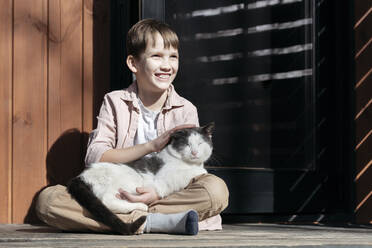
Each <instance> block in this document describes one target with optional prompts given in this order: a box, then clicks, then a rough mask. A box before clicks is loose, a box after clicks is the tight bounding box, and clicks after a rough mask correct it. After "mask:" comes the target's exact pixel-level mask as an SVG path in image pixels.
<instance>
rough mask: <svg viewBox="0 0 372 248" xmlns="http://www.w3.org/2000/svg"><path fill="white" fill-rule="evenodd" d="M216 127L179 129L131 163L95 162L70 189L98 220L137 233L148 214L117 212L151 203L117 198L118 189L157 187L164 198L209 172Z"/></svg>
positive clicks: (125, 232)
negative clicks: (123, 216) (126, 219)
mask: <svg viewBox="0 0 372 248" xmlns="http://www.w3.org/2000/svg"><path fill="white" fill-rule="evenodd" d="M213 128H214V123H210V124H208V125H206V126H203V127H195V128H186V129H181V130H178V131H176V132H174V133H173V134H172V135H171V138H170V141H169V143H168V145H167V146H165V147H164V149H163V150H161V151H160V152H159V153H156V154H155V155H153V156H150V157H147V156H145V157H143V158H141V159H139V160H136V161H133V162H131V163H127V164H115V163H95V164H91V165H90V166H89V167H88V168H87V169H85V170H84V171H83V172H82V173H81V174H80V175H79V176H77V177H76V178H74V179H72V180H71V182H70V183H69V185H68V191H69V193H70V194H71V195H72V196H73V197H74V198H75V199H76V200H77V201H78V202H79V203H80V205H82V206H83V207H84V208H86V209H87V210H88V211H89V212H90V213H91V214H92V215H93V217H95V219H96V220H97V221H99V222H102V223H104V224H105V225H107V226H109V227H111V229H112V230H113V231H115V232H119V233H122V234H133V233H135V232H136V230H137V229H138V228H139V227H140V226H141V225H142V224H143V223H144V222H145V220H146V217H143V218H140V219H138V220H137V221H135V222H133V223H132V224H126V223H123V222H122V221H121V220H120V219H119V218H118V217H117V216H116V215H115V213H130V212H131V211H133V210H135V209H139V210H143V211H147V205H146V204H144V203H131V202H128V201H125V200H122V199H118V198H116V196H115V195H116V194H117V193H118V189H119V188H122V189H123V190H125V191H127V192H129V193H132V194H136V188H137V187H153V188H155V190H156V192H157V193H158V195H159V196H160V197H161V198H163V197H165V196H167V195H169V194H171V193H173V192H176V191H180V190H182V189H183V188H185V187H186V186H187V185H188V184H189V183H190V181H191V179H192V178H194V177H196V176H198V175H201V174H205V173H207V171H206V170H205V169H204V162H205V161H207V160H208V159H209V157H210V156H211V154H212V149H213V146H212V131H213Z"/></svg>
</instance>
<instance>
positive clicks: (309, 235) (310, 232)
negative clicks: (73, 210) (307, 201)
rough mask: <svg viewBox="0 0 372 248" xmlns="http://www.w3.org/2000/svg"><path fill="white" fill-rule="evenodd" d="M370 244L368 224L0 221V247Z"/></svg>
mask: <svg viewBox="0 0 372 248" xmlns="http://www.w3.org/2000/svg"><path fill="white" fill-rule="evenodd" d="M289 246H290V247H372V229H371V227H369V226H358V227H355V226H347V227H331V226H324V225H282V224H252V223H250V224H226V225H224V229H223V230H222V231H202V232H199V234H198V235H197V236H182V235H167V234H144V235H136V236H120V235H110V234H93V233H67V232H61V231H59V230H56V229H53V228H50V227H46V226H34V225H28V224H22V225H18V224H1V225H0V247H7V248H11V247H79V248H80V247H102V248H106V247H289Z"/></svg>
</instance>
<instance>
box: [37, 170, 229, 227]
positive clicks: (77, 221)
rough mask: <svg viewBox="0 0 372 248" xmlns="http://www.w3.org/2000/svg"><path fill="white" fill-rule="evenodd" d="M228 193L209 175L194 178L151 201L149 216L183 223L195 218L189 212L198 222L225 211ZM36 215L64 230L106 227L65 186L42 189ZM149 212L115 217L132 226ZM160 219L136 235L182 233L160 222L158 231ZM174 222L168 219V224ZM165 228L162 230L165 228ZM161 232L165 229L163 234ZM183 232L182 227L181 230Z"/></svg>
mask: <svg viewBox="0 0 372 248" xmlns="http://www.w3.org/2000/svg"><path fill="white" fill-rule="evenodd" d="M228 196H229V192H228V189H227V187H226V184H225V182H224V181H223V180H221V179H220V178H218V177H216V176H214V175H212V174H204V175H201V176H198V177H196V178H194V179H193V180H192V181H191V182H190V184H189V185H188V186H187V187H186V188H185V189H184V190H182V191H179V192H175V193H173V194H171V195H169V196H167V197H165V198H163V199H160V200H158V201H155V202H153V203H152V204H150V206H149V212H150V213H163V214H174V213H182V214H181V215H174V217H172V218H179V220H180V221H181V222H182V221H183V222H185V218H184V217H185V215H187V216H186V219H188V220H192V219H194V217H193V214H191V213H192V212H190V210H191V209H193V210H195V211H196V212H197V215H198V217H199V221H201V220H204V219H207V218H208V217H212V216H215V215H217V214H219V213H221V212H222V210H224V209H225V208H226V207H227V205H228ZM36 212H37V215H38V216H39V218H40V219H41V220H42V221H44V222H45V223H47V224H49V225H50V226H54V227H57V228H59V229H62V230H66V231H94V232H107V231H108V230H109V228H108V227H107V226H105V225H103V224H101V223H99V222H97V221H95V220H94V219H93V218H92V216H91V215H90V213H89V212H88V211H86V210H85V209H83V208H82V207H81V206H80V205H79V203H77V202H76V201H75V200H74V199H72V198H71V196H70V194H69V193H68V192H67V190H66V187H64V186H62V185H56V186H52V187H48V188H46V189H45V190H43V191H42V192H41V193H40V195H39V198H38V200H37V205H36ZM148 214H149V213H147V212H143V211H138V210H135V211H133V212H131V213H129V214H118V217H119V218H120V219H121V220H122V221H124V222H126V223H132V222H133V221H135V220H137V219H138V218H139V217H141V216H144V215H148ZM159 219H163V220H164V218H163V216H162V215H157V214H155V215H152V216H151V217H150V218H147V222H151V223H148V224H150V226H152V230H150V229H151V228H150V226H147V227H146V229H145V225H143V226H141V227H140V228H139V230H138V231H137V233H143V232H148V231H150V232H170V233H171V232H174V233H180V232H182V230H181V231H180V230H178V229H175V228H173V227H172V228H173V230H172V228H171V229H167V228H166V225H167V223H165V224H164V223H163V222H160V224H161V225H163V226H160V227H159V228H160V229H159V228H158V227H157V225H156V223H159V221H158V220H159ZM172 221H174V219H172V220H171V222H172ZM164 225H165V229H164ZM161 229H164V231H162V230H161ZM181 229H182V228H181Z"/></svg>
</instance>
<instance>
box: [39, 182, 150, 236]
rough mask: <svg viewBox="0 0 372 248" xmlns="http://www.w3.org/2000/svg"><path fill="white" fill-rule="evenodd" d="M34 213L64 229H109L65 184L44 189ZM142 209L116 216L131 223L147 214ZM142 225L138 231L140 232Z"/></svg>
mask: <svg viewBox="0 0 372 248" xmlns="http://www.w3.org/2000/svg"><path fill="white" fill-rule="evenodd" d="M36 213H37V215H38V217H39V218H40V220H42V221H43V222H45V223H46V224H48V225H50V226H53V227H57V228H59V229H61V230H65V231H79V232H82V231H94V232H108V231H109V230H110V229H109V228H108V227H107V226H106V225H104V224H101V223H100V222H97V221H95V220H94V219H93V218H92V215H91V214H90V213H89V212H88V211H87V210H85V209H83V208H82V207H81V206H80V204H79V203H78V202H77V201H75V200H74V199H73V198H72V197H71V195H70V194H69V193H68V192H67V189H66V187H65V186H62V185H55V186H51V187H48V188H46V189H44V190H43V191H42V192H41V193H40V195H39V197H38V199H37V203H36ZM147 214H148V213H146V212H143V211H136V210H135V211H133V212H131V213H129V214H118V215H117V216H118V217H119V218H120V219H121V220H122V221H123V222H125V223H131V222H133V221H135V220H137V219H138V218H139V217H141V216H144V215H147ZM143 229H144V225H142V226H141V227H140V229H139V230H138V233H142V232H143Z"/></svg>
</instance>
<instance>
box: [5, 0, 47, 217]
mask: <svg viewBox="0 0 372 248" xmlns="http://www.w3.org/2000/svg"><path fill="white" fill-rule="evenodd" d="M46 33H47V1H46V0H34V1H28V0H14V74H13V76H14V78H13V80H14V104H13V106H14V109H13V113H14V117H13V118H14V120H13V218H12V222H13V223H22V222H23V221H24V217H25V216H26V214H27V212H28V211H29V208H30V206H31V202H32V199H33V197H34V196H35V193H36V192H37V191H39V190H40V189H41V188H42V187H43V186H44V185H45V184H46V180H45V155H46V130H47V125H46V104H47V98H46V89H47V36H46Z"/></svg>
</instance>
